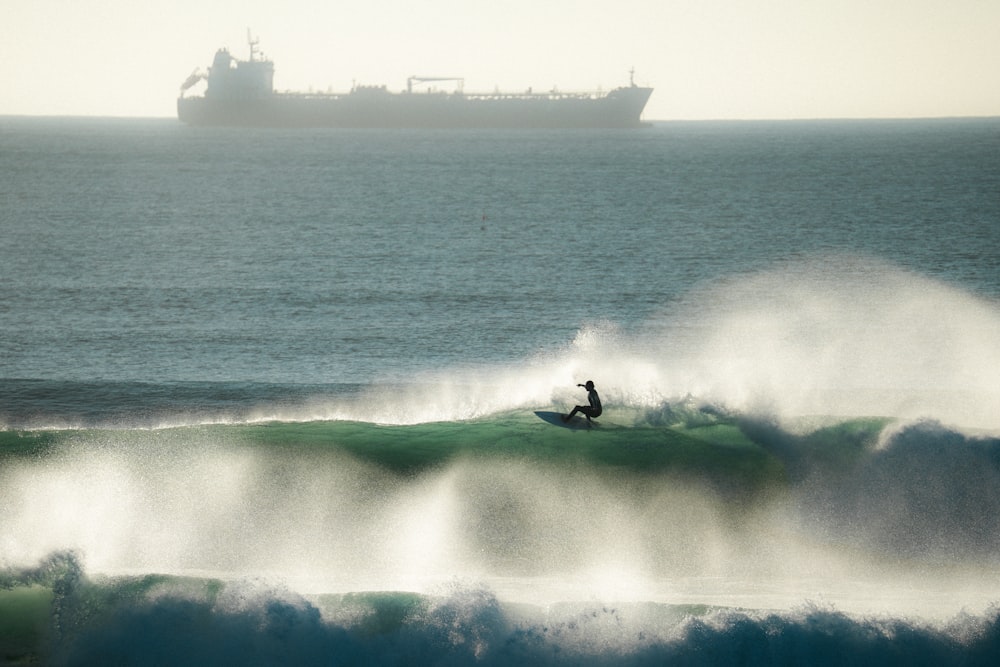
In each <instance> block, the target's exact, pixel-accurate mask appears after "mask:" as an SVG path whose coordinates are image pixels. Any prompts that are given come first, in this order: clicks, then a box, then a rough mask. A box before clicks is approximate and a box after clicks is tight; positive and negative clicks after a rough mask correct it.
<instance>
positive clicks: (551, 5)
mask: <svg viewBox="0 0 1000 667" xmlns="http://www.w3.org/2000/svg"><path fill="white" fill-rule="evenodd" d="M247 28H250V29H252V31H253V33H254V35H255V36H258V37H259V38H260V47H261V49H262V50H263V52H264V54H265V55H267V56H268V57H270V58H271V59H273V60H274V62H275V86H276V87H277V88H279V89H282V90H286V89H287V90H308V89H309V88H312V89H314V90H327V89H332V90H334V91H346V90H348V89H350V87H351V85H352V82H357V83H363V84H371V85H375V84H379V85H381V84H384V85H387V86H388V87H389V89H390V90H401V89H403V88H404V87H405V85H406V78H407V77H408V76H410V75H413V74H420V75H447V76H462V77H464V78H465V89H466V90H467V91H470V92H473V91H492V90H495V89H497V88H500V89H501V90H513V91H520V90H524V89H526V88H528V87H529V86H530V87H533V88H534V89H535V90H547V89H550V88H552V87H558V88H559V89H560V90H566V91H569V90H596V89H603V90H607V89H610V88H614V87H616V86H618V85H624V84H626V83H627V82H628V78H629V69H631V68H633V67H634V68H635V80H636V82H637V83H639V84H643V85H650V86H653V87H654V88H655V91H654V92H653V97H652V98H651V99H650V102H649V104H648V106H647V107H646V113H645V115H644V118H646V119H647V120H659V119H701V118H818V117H822V118H829V117H856V118H857V117H862V118H869V117H918V116H970V115H971V116H1000V0H572V1H571V0H406V1H403V0H0V115H11V114H17V115H20V114H29V115H33V114H41V115H67V114H69V115H102V116H173V115H175V99H176V97H177V94H178V91H179V87H180V84H181V82H182V81H183V80H184V79H185V78H186V77H187V75H188V74H190V73H191V72H192V71H193V70H194V69H195V68H199V67H200V68H206V67H207V66H208V65H209V64H210V62H211V59H212V56H213V54H214V53H215V51H216V49H217V48H219V47H227V48H229V50H230V51H231V52H232V53H233V54H234V55H237V56H239V57H245V56H246V55H247V53H248V49H247V46H246V33H247Z"/></svg>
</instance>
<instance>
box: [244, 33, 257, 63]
mask: <svg viewBox="0 0 1000 667" xmlns="http://www.w3.org/2000/svg"><path fill="white" fill-rule="evenodd" d="M247 44H249V45H250V62H253V61H254V56H258V55H260V51H258V50H257V45H258V44H260V37H258V38H257V39H254V38H253V36H251V34H250V28H247Z"/></svg>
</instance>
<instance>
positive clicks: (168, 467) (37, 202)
mask: <svg viewBox="0 0 1000 667" xmlns="http://www.w3.org/2000/svg"><path fill="white" fill-rule="evenodd" d="M998 156H1000V119H941V120H909V121H810V122H805V121H803V122H791V121H787V122H719V123H714V122H700V123H695V122H676V123H674V122H671V123H658V124H655V125H654V126H653V127H651V128H648V129H644V130H635V131H628V130H623V131H462V132H445V131H407V130H398V131H384V130H383V131H376V130H372V131H352V130H305V131H302V130H300V131H280V130H271V131H260V130H236V129H194V128H188V127H185V126H183V125H181V124H180V123H178V122H176V121H174V120H137V119H72V118H62V119H32V118H15V117H7V118H2V117H0V239H2V242H0V665H7V664H25V663H34V662H39V663H43V664H53V665H109V664H116V665H158V664H162V665H178V664H202V665H222V664H226V665H231V664H241V665H283V664H302V665H312V664H315V665H362V664H365V665H368V664H382V665H413V664H424V665H466V664H470V665H471V664H482V665H513V664H518V665H521V664H536V665H651V664H679V665H732V664H745V665H767V664H813V665H823V664H831V665H835V664H837V665H839V664H880V665H885V664H907V665H921V664H922V665H949V664H954V665H995V664H997V663H998V661H1000V607H998V604H1000V157H998ZM587 380H593V381H594V382H595V384H596V386H597V389H598V391H599V392H600V395H601V398H602V399H603V402H604V406H605V411H604V414H603V415H602V416H601V417H600V418H599V419H598V420H597V425H596V426H594V427H593V428H591V429H580V430H570V429H565V428H560V427H559V426H556V425H552V424H549V423H546V422H545V421H543V420H542V419H539V417H538V416H537V415H536V414H535V413H536V412H543V411H560V412H566V411H568V410H569V409H571V408H572V406H573V405H575V404H577V403H582V402H585V401H586V392H585V391H584V390H583V389H581V388H579V387H578V386H577V385H578V384H582V383H584V382H586V381H587Z"/></svg>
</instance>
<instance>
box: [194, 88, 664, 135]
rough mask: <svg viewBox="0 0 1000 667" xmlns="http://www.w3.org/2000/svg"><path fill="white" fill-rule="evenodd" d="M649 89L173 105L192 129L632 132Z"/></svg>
mask: <svg viewBox="0 0 1000 667" xmlns="http://www.w3.org/2000/svg"><path fill="white" fill-rule="evenodd" d="M651 93H652V89H651V88H643V87H639V86H631V87H626V88H618V89H616V90H613V91H611V92H609V93H607V94H605V95H601V96H586V95H556V94H552V95H531V94H525V95H499V94H498V95H465V94H462V93H448V94H443V93H389V92H385V91H364V92H352V93H348V94H344V95H310V94H295V93H284V94H281V93H272V94H269V95H264V96H261V97H256V98H247V99H234V98H213V97H211V96H210V95H206V96H202V97H181V98H179V99H178V100H177V115H178V118H180V120H181V121H183V122H184V123H187V124H188V125H194V126H236V127H278V128H282V127H289V128H306V127H345V128H635V127H641V126H642V125H643V123H642V122H641V120H640V117H641V115H642V111H643V109H644V108H645V106H646V102H647V100H648V99H649V96H650V94H651Z"/></svg>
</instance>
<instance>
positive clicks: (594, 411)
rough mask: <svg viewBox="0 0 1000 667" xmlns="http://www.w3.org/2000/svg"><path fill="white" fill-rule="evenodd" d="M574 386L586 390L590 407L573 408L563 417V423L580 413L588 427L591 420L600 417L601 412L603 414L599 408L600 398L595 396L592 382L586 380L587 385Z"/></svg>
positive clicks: (595, 392)
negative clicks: (585, 419) (584, 417)
mask: <svg viewBox="0 0 1000 667" xmlns="http://www.w3.org/2000/svg"><path fill="white" fill-rule="evenodd" d="M576 386H577V387H583V388H584V389H586V390H587V400H588V401H589V402H590V405H578V406H576V407H575V408H573V412H571V413H569V414H568V415H566V416H565V417H563V421H564V422H568V421H569V420H570V419H572V418H573V415H575V414H576V413H577V412H580V413H583V414H584V415H585V416H586V417H587V424H588V425H589V424H590V420H591V418H594V419H596V418H598V417H600V416H601V412H603V408H602V407H601V397H600V396H598V395H597V389H595V388H594V381H593V380H587V384H578V385H576Z"/></svg>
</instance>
